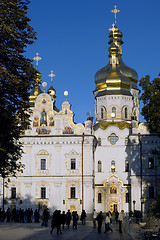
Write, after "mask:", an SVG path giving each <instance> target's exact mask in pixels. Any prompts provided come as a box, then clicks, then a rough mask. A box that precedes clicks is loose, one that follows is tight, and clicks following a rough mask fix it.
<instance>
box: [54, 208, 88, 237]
mask: <svg viewBox="0 0 160 240" xmlns="http://www.w3.org/2000/svg"><path fill="white" fill-rule="evenodd" d="M86 217H87V215H86V212H85V210H82V213H81V216H80V220H81V222H82V224H83V225H85V224H86ZM71 219H72V222H73V229H77V223H78V220H79V216H78V213H77V211H73V212H72V213H71V212H70V210H68V211H67V213H65V211H63V212H62V213H61V210H55V211H54V213H53V216H52V220H51V234H52V232H53V230H54V228H56V229H57V234H62V231H61V226H62V228H63V229H64V225H67V227H68V228H69V227H70V224H71Z"/></svg>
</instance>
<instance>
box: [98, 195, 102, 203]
mask: <svg viewBox="0 0 160 240" xmlns="http://www.w3.org/2000/svg"><path fill="white" fill-rule="evenodd" d="M98 203H102V194H101V193H98Z"/></svg>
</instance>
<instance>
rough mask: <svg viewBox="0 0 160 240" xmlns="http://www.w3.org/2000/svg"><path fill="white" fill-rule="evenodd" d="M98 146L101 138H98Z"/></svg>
mask: <svg viewBox="0 0 160 240" xmlns="http://www.w3.org/2000/svg"><path fill="white" fill-rule="evenodd" d="M98 146H101V138H98Z"/></svg>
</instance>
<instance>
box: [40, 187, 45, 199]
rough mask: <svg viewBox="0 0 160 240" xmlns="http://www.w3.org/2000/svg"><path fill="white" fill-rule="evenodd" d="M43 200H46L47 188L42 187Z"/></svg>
mask: <svg viewBox="0 0 160 240" xmlns="http://www.w3.org/2000/svg"><path fill="white" fill-rule="evenodd" d="M41 199H46V187H41Z"/></svg>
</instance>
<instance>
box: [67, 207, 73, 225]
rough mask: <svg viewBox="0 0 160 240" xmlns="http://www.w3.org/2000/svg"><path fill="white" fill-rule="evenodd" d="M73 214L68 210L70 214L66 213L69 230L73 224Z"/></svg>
mask: <svg viewBox="0 0 160 240" xmlns="http://www.w3.org/2000/svg"><path fill="white" fill-rule="evenodd" d="M71 218H72V217H71V212H70V210H68V212H67V213H66V225H67V226H68V228H69V226H70V223H71Z"/></svg>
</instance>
